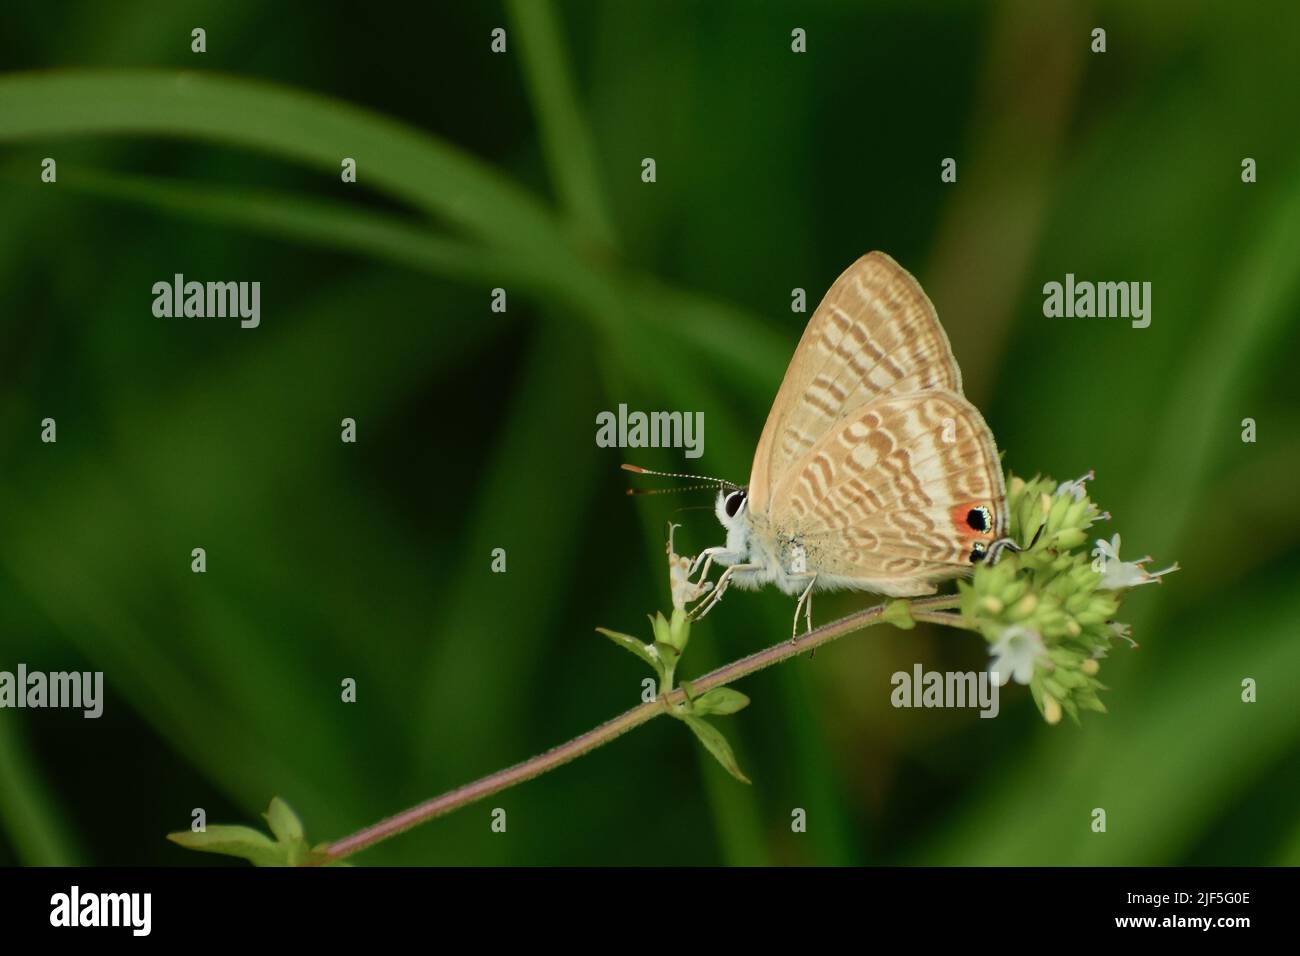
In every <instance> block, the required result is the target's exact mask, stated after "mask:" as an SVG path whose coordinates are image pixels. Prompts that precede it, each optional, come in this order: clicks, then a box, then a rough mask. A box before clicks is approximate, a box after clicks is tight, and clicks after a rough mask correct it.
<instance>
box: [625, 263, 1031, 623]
mask: <svg viewBox="0 0 1300 956" xmlns="http://www.w3.org/2000/svg"><path fill="white" fill-rule="evenodd" d="M633 470H636V471H644V469H633ZM718 484H719V486H720V490H719V492H718V496H717V501H716V505H715V512H716V514H717V517H718V520H719V521H720V522H721V523H722V526H723V528H724V529H725V530H726V534H727V540H726V544H725V545H719V546H716V547H711V548H706V549H705V550H704V551H702V552H700V554H699V555H698V556H697V557H696V558H695V560H694V561H693V562H692V573H694V572H695V571H696V570H698V571H699V572H700V580H701V582H703V581H704V580H705V579H706V578H707V576H708V574H709V570H710V567H711V566H712V565H713V564H718V565H722V566H724V567H725V570H724V571H723V573H722V574H721V575H720V576H719V578H718V581H717V583H716V584H715V585H714V586H713V588H712V590H711V591H710V593H709V594H708V595H707V596H706V597H704V598H703V599H702V600H701V601H700V602H699V604H697V605H696V608H695V609H694V611H693V612H692V614H693V616H694V617H697V618H698V617H703V616H704V614H706V613H708V611H709V610H710V609H711V608H712V607H713V606H715V605H716V604H717V602H718V601H719V600H721V598H722V595H723V592H724V591H725V590H726V589H727V588H728V586H730V585H734V586H736V587H738V588H742V589H749V590H754V589H758V588H761V587H763V586H765V585H768V584H772V585H775V586H776V587H778V588H779V589H780V590H782V591H784V592H785V593H786V594H790V595H792V596H793V595H798V597H799V600H798V603H797V604H796V606H795V618H794V631H795V633H797V632H798V626H799V615H800V612H801V610H802V611H803V613H804V615H805V619H806V622H807V626H808V629H809V630H811V629H812V600H811V599H812V593H813V591H814V590H818V591H822V590H845V589H848V590H858V591H871V592H875V593H877V594H883V595H888V596H893V597H913V596H919V595H925V594H933V593H935V592H936V591H937V590H938V587H937V585H938V584H939V582H942V581H945V580H948V579H951V578H956V577H960V576H962V575H965V574H968V573H970V572H971V571H972V569H973V566H974V565H975V564H977V563H979V562H980V561H983V560H990V561H992V560H995V559H996V557H997V555H998V553H999V552H1000V551H1001V550H1002V549H1003V548H1006V547H1015V545H1014V544H1013V543H1012V542H1011V540H1010V539H1009V538H1006V537H1005V535H1006V532H1007V507H1006V490H1005V487H1004V485H1003V478H1002V468H1001V464H1000V462H999V457H998V450H997V445H996V444H995V442H994V440H993V433H992V432H991V431H990V430H989V427H988V425H987V424H985V422H984V418H983V417H982V416H981V415H980V413H979V410H978V409H976V408H975V406H974V405H972V404H971V403H970V402H969V401H967V400H966V398H965V396H964V395H962V390H961V371H960V369H959V368H958V367H957V361H956V359H955V358H954V357H953V353H952V347H951V346H950V345H949V343H948V336H947V334H946V333H945V332H944V330H943V326H941V325H940V324H939V317H938V315H937V313H936V312H935V309H934V306H933V305H932V304H931V302H930V300H929V298H928V297H927V296H926V294H925V292H924V291H922V289H921V286H920V284H919V283H918V282H917V281H916V279H914V278H913V277H912V276H911V274H909V273H908V272H907V271H906V270H905V269H903V268H902V266H900V265H899V264H898V263H897V262H895V261H894V260H893V259H892V258H890V257H889V256H887V255H885V254H884V253H883V252H871V253H868V254H867V255H865V256H863V257H862V258H860V259H858V261H857V262H855V263H853V265H851V266H849V268H848V269H846V270H845V271H844V273H843V274H842V275H840V277H839V278H838V279H836V280H835V283H834V284H833V285H832V286H831V287H830V290H829V291H828V292H827V293H826V296H825V298H823V299H822V301H821V304H820V305H818V307H817V309H816V311H815V312H814V313H813V316H812V318H811V319H810V320H809V322H808V327H807V329H805V331H804V334H803V337H802V338H801V339H800V340H799V344H798V346H797V347H796V348H795V351H794V356H793V357H792V358H791V359H790V366H789V368H788V369H786V373H785V379H784V381H782V383H781V388H780V390H779V391H778V392H777V394H776V400H775V401H774V402H773V403H772V410H771V412H770V413H769V414H768V417H767V424H766V425H765V426H764V427H763V432H762V436H761V437H760V438H759V440H758V448H757V450H756V451H755V452H754V464H753V468H752V470H751V471H750V476H749V484H748V485H745V486H739V485H734V484H731V483H729V482H723V481H719V482H718Z"/></svg>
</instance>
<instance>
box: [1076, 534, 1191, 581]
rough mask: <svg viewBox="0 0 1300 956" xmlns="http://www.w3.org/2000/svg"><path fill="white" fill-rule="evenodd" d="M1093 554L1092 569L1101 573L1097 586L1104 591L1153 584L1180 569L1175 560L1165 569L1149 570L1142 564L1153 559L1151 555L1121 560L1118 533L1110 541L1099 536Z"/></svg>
mask: <svg viewBox="0 0 1300 956" xmlns="http://www.w3.org/2000/svg"><path fill="white" fill-rule="evenodd" d="M1092 554H1093V562H1092V569H1093V570H1094V571H1096V572H1097V573H1098V574H1100V575H1101V581H1100V582H1099V583H1098V584H1097V588H1098V589H1099V590H1102V591H1118V590H1119V589H1120V588H1135V587H1137V586H1138V585H1139V584H1151V583H1153V582H1156V581H1159V580H1160V578H1162V577H1163V576H1164V575H1166V574H1170V573H1172V572H1174V571H1177V570H1178V564H1177V562H1175V563H1174V564H1172V565H1170V566H1169V567H1167V568H1165V569H1164V570H1163V571H1148V570H1147V569H1146V568H1144V567H1142V565H1144V564H1146V563H1147V562H1148V561H1150V560H1151V556H1150V555H1147V556H1146V557H1145V558H1139V559H1138V560H1136V561H1121V560H1120V557H1119V535H1118V534H1115V535H1114V536H1113V537H1112V538H1111V539H1110V540H1109V541H1106V540H1105V539H1103V538H1098V539H1097V546H1096V547H1095V548H1093V549H1092Z"/></svg>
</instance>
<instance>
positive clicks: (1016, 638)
mask: <svg viewBox="0 0 1300 956" xmlns="http://www.w3.org/2000/svg"><path fill="white" fill-rule="evenodd" d="M1046 655H1047V649H1046V648H1045V647H1043V639H1042V637H1040V636H1039V634H1038V632H1037V631H1032V630H1030V629H1029V628H1027V627H1021V626H1019V625H1014V626H1012V627H1008V628H1006V629H1005V630H1004V631H1003V632H1002V634H1001V635H999V637H998V639H997V640H996V641H994V642H993V646H992V647H990V648H989V656H990V657H991V658H992V660H990V661H989V672H990V673H991V674H992V675H993V677H994V679H995V680H996V681H997V682H998V684H999V686H1000V685H1002V684H1005V683H1006V682H1007V681H1008V680H1010V679H1011V678H1012V677H1014V678H1015V679H1016V683H1017V684H1028V683H1029V681H1030V680H1031V679H1032V678H1033V676H1034V666H1035V664H1036V663H1037V662H1038V659H1039V658H1040V657H1045V656H1046Z"/></svg>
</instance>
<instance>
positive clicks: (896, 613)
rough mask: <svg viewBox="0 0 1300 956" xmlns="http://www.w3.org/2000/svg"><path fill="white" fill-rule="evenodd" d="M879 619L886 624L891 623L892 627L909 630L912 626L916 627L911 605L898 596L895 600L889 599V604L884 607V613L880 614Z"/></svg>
mask: <svg viewBox="0 0 1300 956" xmlns="http://www.w3.org/2000/svg"><path fill="white" fill-rule="evenodd" d="M880 619H881V620H882V621H884V622H885V623H886V624H892V625H894V627H896V628H899V629H900V630H904V631H910V630H911V629H912V628H914V627H916V621H914V620H913V619H912V607H911V605H910V604H909V603H908V602H907V601H905V600H904V599H902V598H899V599H898V600H896V601H890V602H889V605H888V606H887V607H886V608H885V613H884V614H882V615H881V616H880Z"/></svg>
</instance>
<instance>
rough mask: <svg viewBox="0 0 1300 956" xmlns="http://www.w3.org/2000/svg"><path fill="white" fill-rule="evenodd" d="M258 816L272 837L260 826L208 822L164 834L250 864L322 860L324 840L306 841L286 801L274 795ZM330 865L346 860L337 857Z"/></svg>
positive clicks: (190, 846) (182, 843)
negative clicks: (202, 827)
mask: <svg viewBox="0 0 1300 956" xmlns="http://www.w3.org/2000/svg"><path fill="white" fill-rule="evenodd" d="M262 816H264V817H265V818H266V822H267V824H268V825H269V826H270V828H271V833H272V834H274V835H275V839H274V840H272V839H271V838H270V837H269V836H267V835H266V834H265V833H263V832H262V831H261V830H254V829H253V828H252V827H245V826H211V827H208V828H207V829H205V830H202V831H200V832H195V831H192V830H182V831H180V832H179V833H169V834H167V839H169V840H171V841H172V842H173V843H176V844H179V845H180V846H183V847H185V848H186V849H187V850H198V851H200V852H203V853H221V854H224V855H225V856H237V857H239V858H241V859H244V860H248V861H249V862H250V863H252V864H253V865H254V866H302V865H303V864H306V863H313V862H320V861H322V857H323V854H324V850H325V844H321V845H320V846H317V847H312V846H310V845H309V844H308V843H307V835H306V833H304V832H303V828H302V821H301V820H299V819H298V815H297V814H296V813H294V812H293V808H292V807H290V806H289V804H287V803H285V802H284V801H283V800H281V799H280V798H279V797H275V798H274V799H273V800H272V801H271V805H270V806H269V807H267V809H266V813H264V814H262ZM330 865H340V866H346V865H347V864H346V863H343V862H342V861H339V862H337V863H334V864H330Z"/></svg>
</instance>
